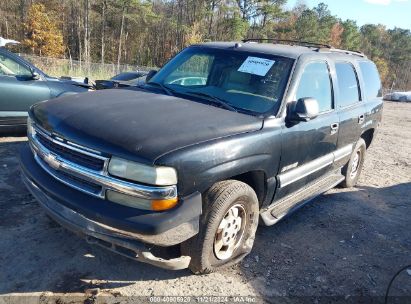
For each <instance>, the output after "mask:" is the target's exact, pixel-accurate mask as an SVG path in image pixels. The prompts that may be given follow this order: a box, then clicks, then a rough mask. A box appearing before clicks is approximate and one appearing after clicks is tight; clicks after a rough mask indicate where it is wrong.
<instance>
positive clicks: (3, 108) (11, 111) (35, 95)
mask: <svg viewBox="0 0 411 304" xmlns="http://www.w3.org/2000/svg"><path fill="white" fill-rule="evenodd" d="M0 92H1V94H0V123H1V122H3V124H7V123H6V122H7V121H16V120H19V121H20V120H22V118H24V117H26V116H27V111H28V109H29V108H30V106H31V105H33V104H35V103H36V102H38V101H42V100H46V99H49V98H50V89H49V87H48V86H47V83H46V81H43V80H41V79H38V80H35V79H33V75H32V72H31V70H30V68H29V67H28V66H26V65H25V64H23V63H21V62H19V61H18V60H16V59H15V58H13V57H12V56H10V55H8V54H7V53H4V52H0Z"/></svg>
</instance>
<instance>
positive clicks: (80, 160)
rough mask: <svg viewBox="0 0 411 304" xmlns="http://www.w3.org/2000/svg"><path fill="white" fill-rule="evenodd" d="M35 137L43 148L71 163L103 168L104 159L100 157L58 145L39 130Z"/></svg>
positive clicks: (98, 168) (96, 169) (96, 168)
mask: <svg viewBox="0 0 411 304" xmlns="http://www.w3.org/2000/svg"><path fill="white" fill-rule="evenodd" d="M36 138H37V140H38V141H39V142H40V143H41V144H42V145H43V146H44V147H45V148H47V149H48V150H50V151H51V152H53V153H55V154H57V155H58V156H60V157H62V158H64V159H66V160H68V161H70V162H72V163H75V164H77V165H80V166H83V167H85V168H88V169H91V170H95V171H102V170H103V168H104V160H102V159H99V158H96V157H93V156H90V155H87V154H84V153H81V152H77V151H76V150H73V149H70V148H67V147H65V146H63V145H59V144H57V143H55V142H53V141H51V140H50V139H49V138H47V137H46V136H44V135H42V134H41V133H40V132H37V133H36Z"/></svg>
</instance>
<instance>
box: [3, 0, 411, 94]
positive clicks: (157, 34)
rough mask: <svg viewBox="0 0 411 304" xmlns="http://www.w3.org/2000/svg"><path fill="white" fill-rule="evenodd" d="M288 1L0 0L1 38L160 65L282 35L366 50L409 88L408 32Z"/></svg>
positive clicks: (47, 52) (75, 55)
mask: <svg viewBox="0 0 411 304" xmlns="http://www.w3.org/2000/svg"><path fill="white" fill-rule="evenodd" d="M286 4H287V0H15V1H1V2H0V36H3V37H7V38H13V39H17V40H20V41H21V42H22V45H21V46H20V47H19V48H20V51H24V52H28V53H32V54H36V55H40V56H50V57H64V58H72V59H76V60H81V61H84V62H86V63H87V62H101V63H107V62H109V63H116V64H122V63H127V64H134V65H145V66H161V65H163V64H164V63H165V62H166V61H167V60H168V59H169V58H170V57H172V56H173V55H174V54H176V53H177V52H178V51H180V50H181V49H182V48H184V47H185V46H187V45H190V44H193V43H198V42H203V41H216V40H219V41H231V40H241V39H244V38H277V39H290V40H303V41H311V42H318V43H324V44H331V45H332V46H334V47H336V48H343V49H349V50H356V51H362V52H364V53H365V54H366V55H367V56H368V57H370V58H371V59H372V60H373V61H374V62H376V64H377V66H378V68H379V71H380V73H381V76H382V79H383V82H384V85H385V87H386V88H390V87H397V88H400V87H401V88H402V89H411V75H410V74H411V72H410V69H411V32H410V29H401V28H394V29H387V28H386V27H385V26H384V25H381V24H366V25H363V26H361V27H359V26H358V25H357V24H356V22H355V21H354V20H342V19H341V18H339V17H338V16H336V15H333V14H332V13H331V12H330V10H329V9H328V7H327V5H326V4H324V3H320V4H318V5H317V6H316V7H314V8H309V7H307V6H306V5H305V4H304V2H299V3H298V4H297V5H296V6H295V7H294V8H292V9H287V8H286Z"/></svg>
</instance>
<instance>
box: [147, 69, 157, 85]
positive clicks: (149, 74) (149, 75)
mask: <svg viewBox="0 0 411 304" xmlns="http://www.w3.org/2000/svg"><path fill="white" fill-rule="evenodd" d="M155 74H157V71H156V70H150V71H149V72H148V74H147V76H146V82H149V81H150V79H151V78H153V76H154V75H155Z"/></svg>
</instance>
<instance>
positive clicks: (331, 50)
mask: <svg viewBox="0 0 411 304" xmlns="http://www.w3.org/2000/svg"><path fill="white" fill-rule="evenodd" d="M326 51H327V52H336V53H344V54H347V55H354V56H360V57H364V58H367V56H366V55H365V54H364V53H362V52H360V51H351V50H342V49H335V48H330V49H329V50H326Z"/></svg>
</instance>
